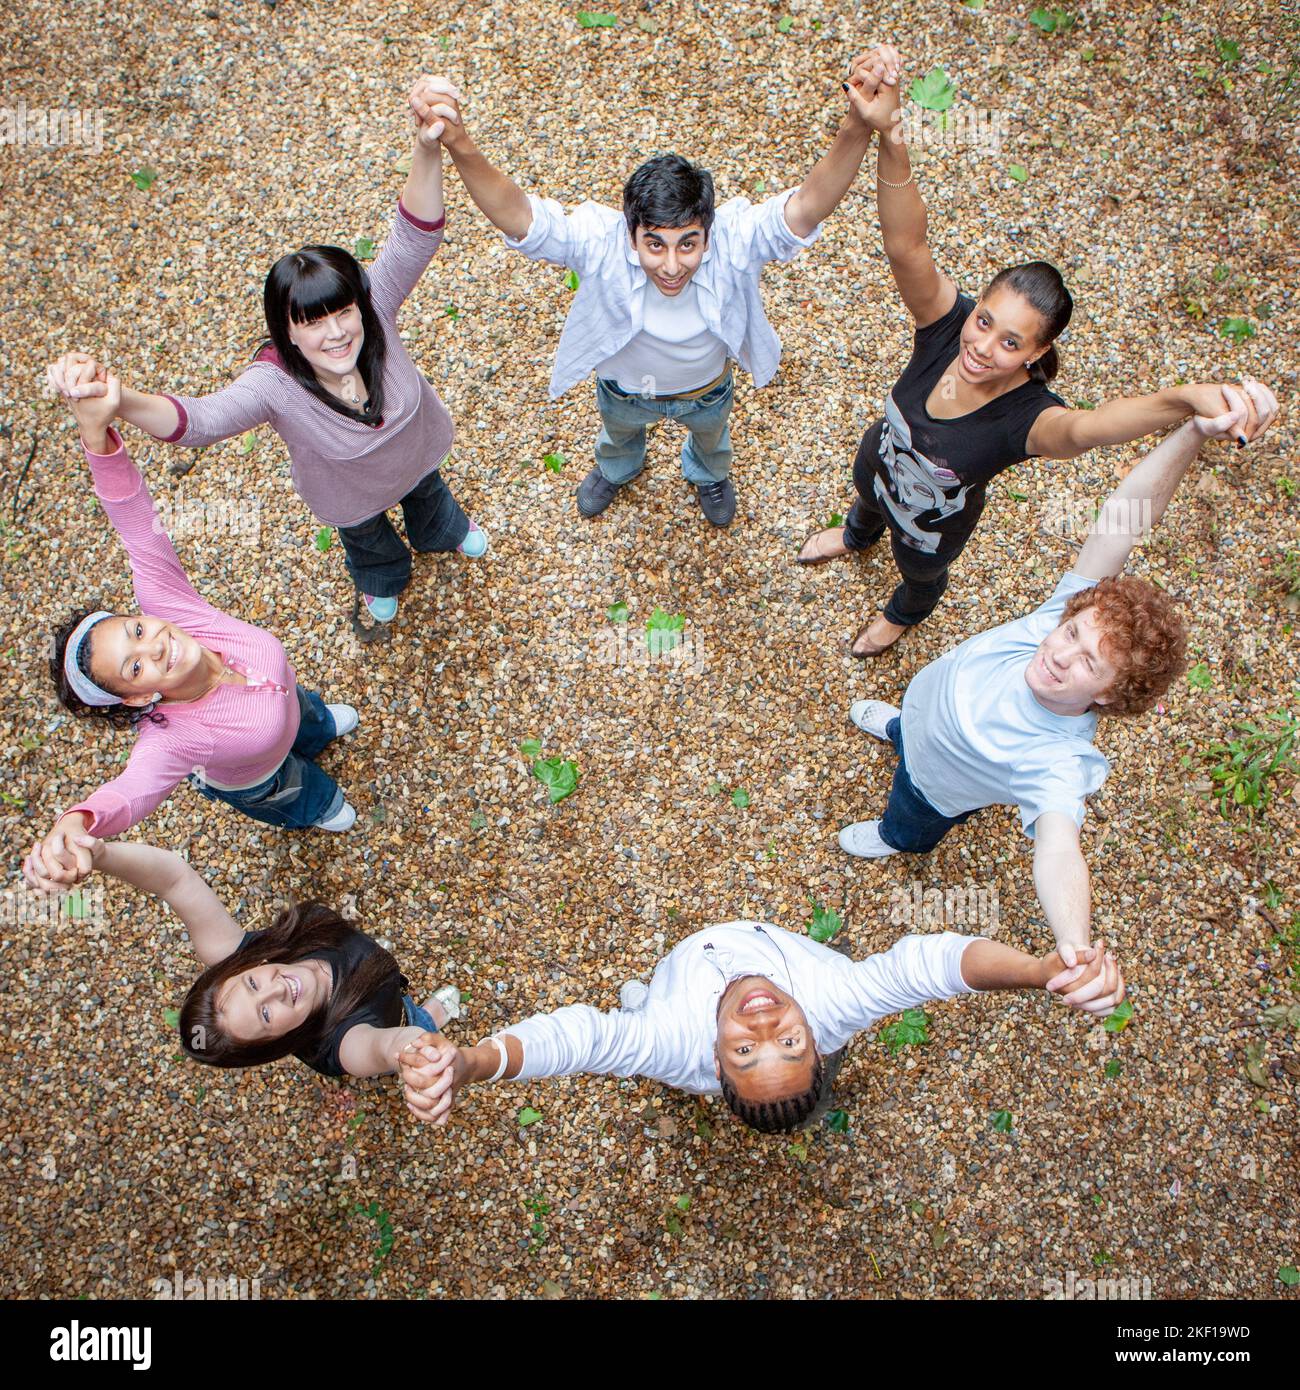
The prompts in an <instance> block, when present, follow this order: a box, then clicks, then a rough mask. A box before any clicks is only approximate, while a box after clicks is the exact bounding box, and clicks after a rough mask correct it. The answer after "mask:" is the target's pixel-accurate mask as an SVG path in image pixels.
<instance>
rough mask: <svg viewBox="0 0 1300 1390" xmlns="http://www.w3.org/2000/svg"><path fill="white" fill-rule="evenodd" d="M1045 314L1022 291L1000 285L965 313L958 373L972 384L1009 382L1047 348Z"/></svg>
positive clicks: (983, 384)
mask: <svg viewBox="0 0 1300 1390" xmlns="http://www.w3.org/2000/svg"><path fill="white" fill-rule="evenodd" d="M1042 331H1043V316H1042V315H1041V314H1040V313H1039V312H1038V310H1037V309H1035V308H1034V306H1033V305H1032V304H1030V302H1029V301H1028V300H1027V299H1026V298H1025V297H1024V295H1022V294H1017V293H1016V291H1015V290H1012V289H1008V288H1007V287H1006V286H1005V285H999V286H998V287H997V288H996V289H994V290H991V291H990V292H989V293H988V294H986V295H985V296H984V298H983V299H981V300H980V302H979V303H978V304H977V305H976V306H975V307H974V308H973V309H972V310H971V311H970V313H969V314H968V315H967V316H966V322H965V323H964V324H963V325H962V330H961V356H960V357H959V358H958V359H957V375H958V376H960V377H961V379H962V380H963V381H965V382H967V383H968V384H969V385H972V386H981V385H982V386H988V385H993V384H996V383H998V382H1003V381H1006V380H1007V379H1008V378H1009V377H1011V376H1013V375H1014V374H1015V373H1016V372H1018V371H1020V369H1021V368H1022V367H1027V366H1029V365H1030V363H1031V360H1033V359H1036V358H1038V357H1039V356H1040V355H1041V354H1042V353H1044V352H1046V351H1047V347H1048V344H1047V343H1044V342H1040V341H1039V338H1040V335H1041V333H1042Z"/></svg>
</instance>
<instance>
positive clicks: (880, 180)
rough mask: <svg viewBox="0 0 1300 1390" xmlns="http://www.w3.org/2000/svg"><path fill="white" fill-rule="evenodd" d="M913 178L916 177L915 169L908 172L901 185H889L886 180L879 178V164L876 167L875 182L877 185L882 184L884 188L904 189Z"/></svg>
mask: <svg viewBox="0 0 1300 1390" xmlns="http://www.w3.org/2000/svg"><path fill="white" fill-rule="evenodd" d="M915 177H916V170H915V169H912V170H909V172H908V175H907V177H906V178H905V179H904V180H903V182H902V183H890V181H889V180H888V179H885V178H881V176H880V165H879V164H877V165H876V182H877V183H883V184H884V185H885V187H886V188H906V187H907V185H908V184H909V183H911V182H912V180H913V179H914V178H915Z"/></svg>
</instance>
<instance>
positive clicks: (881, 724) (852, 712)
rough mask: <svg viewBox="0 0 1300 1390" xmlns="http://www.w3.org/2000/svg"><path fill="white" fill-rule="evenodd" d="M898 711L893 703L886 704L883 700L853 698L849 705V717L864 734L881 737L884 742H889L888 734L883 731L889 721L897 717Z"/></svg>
mask: <svg viewBox="0 0 1300 1390" xmlns="http://www.w3.org/2000/svg"><path fill="white" fill-rule="evenodd" d="M900 713H901V711H900V710H898V709H897V708H896V707H895V706H894V705H887V704H886V703H885V702H884V701H883V700H855V701H854V702H853V704H852V705H851V706H850V707H849V718H850V719H851V720H853V722H854V723H855V724H856V725H857V726H858V728H859V729H861V730H862V732H863V733H864V734H870V735H871V736H872V737H873V738H878V739H883V740H884V742H886V743H888V742H889V735H888V734H887V733H886V732H885V730H886V728H887V726H888V724H889V721H890V720H891V719H897V718H898V716H899V714H900Z"/></svg>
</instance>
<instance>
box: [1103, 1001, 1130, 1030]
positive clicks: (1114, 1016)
mask: <svg viewBox="0 0 1300 1390" xmlns="http://www.w3.org/2000/svg"><path fill="white" fill-rule="evenodd" d="M1132 1017H1133V1005H1132V1004H1130V1003H1129V1002H1128V1000H1127V999H1125V1000H1124V1002H1123V1003H1122V1004H1117V1005H1116V1006H1115V1008H1114V1010H1113V1011H1112V1012H1111V1013H1109V1014H1108V1015H1107V1016H1106V1021H1105V1022H1104V1023H1103V1024H1102V1025H1101V1026H1102V1027H1103V1028H1104V1029H1105V1030H1106V1031H1107V1032H1108V1033H1122V1032H1123V1031H1124V1029H1125V1028H1127V1027H1128V1024H1129V1019H1131V1018H1132Z"/></svg>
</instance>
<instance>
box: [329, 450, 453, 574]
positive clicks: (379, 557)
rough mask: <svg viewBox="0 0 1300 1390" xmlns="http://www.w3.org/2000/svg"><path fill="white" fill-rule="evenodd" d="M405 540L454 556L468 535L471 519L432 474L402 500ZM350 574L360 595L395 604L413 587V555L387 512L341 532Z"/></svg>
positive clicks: (437, 475)
mask: <svg viewBox="0 0 1300 1390" xmlns="http://www.w3.org/2000/svg"><path fill="white" fill-rule="evenodd" d="M359 466H364V465H359ZM400 506H401V508H402V515H403V517H404V518H405V519H406V534H407V537H408V539H409V540H410V542H411V544H412V545H413V546H414V547H415V549H416V550H419V551H426V552H427V551H443V550H455V549H456V547H457V546H458V545H460V544H461V542H462V541H463V540H464V539H465V537H466V536H468V535H469V517H468V516H466V515H465V513H464V511H462V509H461V506H460V503H459V502H457V501H456V499H455V498H454V497H453V496H452V494H451V489H450V488H449V487H448V486H447V484H446V483H445V482H444V481H443V478H442V471H441V470H440V469H437V468H435V469H434V470H433V472H432V473H430V474H428V475H427V476H426V477H424V478H421V480H420V481H419V482H418V483H417V484H416V485H415V487H413V488H412V489H411V491H410V492H408V493H407V494H406V496H405V497H403V498H402V500H401V503H400ZM339 539H340V540H341V541H342V542H343V551H344V554H345V556H346V557H347V567H348V573H349V574H350V575H351V576H352V582H353V583H354V584H355V585H356V586H357V588H358V589H359V590H360V591H361V592H362V593H363V594H370V595H372V596H373V597H374V598H396V597H397V595H398V594H400V593H401V592H402V590H403V589H405V588H406V586H407V585H408V584H409V583H410V582H411V552H410V551H409V550H408V549H407V548H406V545H405V543H404V542H403V540H402V538H401V537H400V536H399V535H398V534H397V532H396V531H395V530H394V529H393V523H392V522H391V521H389V519H388V513H387V512H380V513H379V515H378V516H372V517H371V518H370V520H369V521H361V522H358V523H357V525H355V526H340V527H339Z"/></svg>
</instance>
